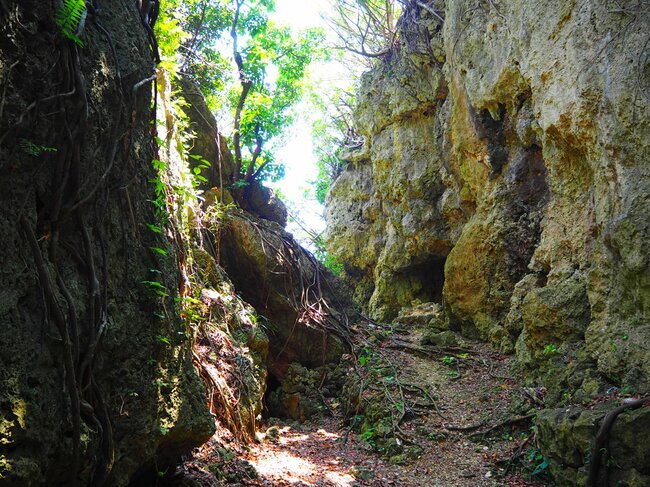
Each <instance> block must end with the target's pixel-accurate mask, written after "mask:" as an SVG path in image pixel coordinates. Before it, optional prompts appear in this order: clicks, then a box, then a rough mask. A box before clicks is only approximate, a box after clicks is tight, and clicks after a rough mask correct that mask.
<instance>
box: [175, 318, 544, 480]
mask: <svg viewBox="0 0 650 487" xmlns="http://www.w3.org/2000/svg"><path fill="white" fill-rule="evenodd" d="M419 339H420V336H419V335H418V333H417V332H415V331H412V332H410V333H407V334H400V335H395V336H393V337H390V339H388V340H385V341H382V342H380V343H376V344H374V345H373V347H374V349H375V350H376V351H377V353H379V354H381V356H382V360H384V363H385V362H386V361H389V362H391V363H393V364H398V370H399V371H400V376H399V378H398V381H400V382H401V383H402V384H408V387H409V388H411V389H412V388H413V387H415V388H421V389H422V390H424V391H428V394H427V396H428V397H429V398H431V399H432V402H434V403H435V404H434V405H431V404H429V406H430V407H428V408H426V409H422V408H419V409H417V411H418V412H417V413H413V414H406V415H400V418H399V421H398V423H399V425H398V427H399V431H400V436H401V437H402V438H403V439H404V441H405V442H406V443H408V444H409V445H410V448H409V449H408V450H405V451H410V452H411V454H410V455H397V456H392V457H390V458H388V457H387V455H386V454H385V452H384V455H382V454H381V453H380V452H377V451H376V448H374V447H373V446H376V445H373V442H372V441H371V439H369V438H367V437H366V438H365V439H364V438H363V436H362V435H360V434H359V433H358V432H355V431H352V429H351V428H350V427H349V426H348V425H346V424H345V422H344V418H343V417H342V415H340V414H339V413H337V408H336V406H337V405H336V404H335V403H333V404H332V406H333V407H331V408H328V409H329V413H328V412H325V413H322V414H320V415H318V416H316V417H312V418H311V419H310V420H309V421H306V422H303V423H297V422H295V421H291V420H277V419H275V418H271V419H270V420H268V422H267V423H266V424H263V425H260V428H259V429H260V431H259V433H258V442H256V443H254V444H252V445H248V446H246V447H242V446H241V445H237V444H235V443H232V444H230V445H224V443H223V437H224V436H223V435H221V438H220V439H219V440H216V439H213V440H212V441H211V442H209V443H208V444H206V445H204V446H203V447H201V448H200V449H199V450H197V451H196V452H195V454H194V457H193V458H192V459H191V460H190V461H188V462H186V463H185V464H183V465H182V467H181V469H182V470H183V478H184V482H183V483H182V485H209V486H212V485H240V486H299V487H306V486H339V487H353V486H418V487H434V486H441V487H442V486H459V487H460V486H531V487H532V486H544V485H547V484H545V483H544V481H543V479H542V478H539V477H540V474H541V475H543V473H544V472H543V470H544V465H543V464H542V463H541V460H540V458H541V457H540V456H538V455H536V450H535V445H534V432H533V430H532V429H531V425H530V421H529V419H530V418H528V417H519V416H516V415H513V413H512V408H510V405H511V402H512V401H515V400H517V401H521V400H522V399H520V398H521V389H520V386H518V385H517V381H516V380H514V378H512V377H510V376H509V374H510V372H509V358H508V357H507V356H503V355H500V354H498V353H496V352H495V351H493V350H490V349H489V348H488V347H487V346H486V345H484V344H479V343H469V342H465V343H464V344H463V348H462V349H455V350H454V352H449V354H448V355H442V354H441V353H437V354H433V355H429V354H427V353H425V349H424V348H423V347H422V346H421V345H419V343H420V340H419ZM459 350H462V353H459ZM438 351H439V352H440V349H438ZM414 411H415V408H414ZM217 436H218V435H217ZM215 438H216V437H215ZM535 470H537V472H535ZM533 472H535V475H533Z"/></svg>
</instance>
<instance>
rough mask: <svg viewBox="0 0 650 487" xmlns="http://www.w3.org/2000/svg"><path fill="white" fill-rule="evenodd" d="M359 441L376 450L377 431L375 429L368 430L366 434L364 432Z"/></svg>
mask: <svg viewBox="0 0 650 487" xmlns="http://www.w3.org/2000/svg"><path fill="white" fill-rule="evenodd" d="M359 439H360V440H361V441H363V442H364V443H365V444H367V445H369V446H371V447H373V448H374V447H375V446H376V442H375V429H374V428H368V429H367V430H365V431H364V432H362V433H361V434H360V435H359Z"/></svg>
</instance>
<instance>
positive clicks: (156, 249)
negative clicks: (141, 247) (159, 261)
mask: <svg viewBox="0 0 650 487" xmlns="http://www.w3.org/2000/svg"><path fill="white" fill-rule="evenodd" d="M149 248H150V249H151V250H153V251H154V252H156V253H157V254H160V255H162V256H164V257H167V251H166V250H165V249H161V248H160V247H149Z"/></svg>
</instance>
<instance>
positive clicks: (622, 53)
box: [328, 0, 650, 390]
mask: <svg viewBox="0 0 650 487" xmlns="http://www.w3.org/2000/svg"><path fill="white" fill-rule="evenodd" d="M436 5H437V4H436ZM472 5H473V4H471V5H470V2H466V1H462V0H458V1H448V2H446V3H445V5H444V9H442V10H441V13H443V14H444V15H443V16H444V18H445V21H444V25H443V22H441V21H440V20H439V19H437V18H436V17H434V16H433V15H431V13H430V12H428V11H427V9H425V8H420V7H413V8H409V9H407V12H406V14H405V16H404V18H403V19H402V20H403V22H402V24H401V29H402V30H401V38H402V45H401V48H400V50H399V52H397V53H395V54H393V55H392V57H391V58H390V60H387V61H384V62H382V63H378V65H377V66H376V67H375V68H374V69H373V70H371V71H370V72H368V73H367V74H365V75H364V77H363V81H362V88H361V93H360V95H359V105H358V107H357V110H356V114H355V116H356V119H355V121H356V130H357V131H358V132H359V133H360V134H361V135H363V136H364V138H365V144H364V146H363V147H361V148H360V149H358V150H356V151H354V152H353V153H351V154H349V155H348V160H349V164H348V167H347V169H346V171H345V172H344V173H343V174H342V175H341V177H340V178H339V179H338V180H337V181H336V182H335V184H334V186H333V188H332V190H331V192H330V195H329V200H328V221H329V225H330V229H329V249H330V250H331V251H332V252H333V253H334V254H335V255H336V256H337V258H338V259H339V260H340V261H342V262H345V263H346V267H345V272H346V275H347V276H348V277H349V278H350V280H351V281H352V282H358V284H357V285H356V296H357V298H359V299H360V302H364V300H363V298H368V299H369V303H370V304H369V311H370V312H371V314H373V316H374V317H376V318H379V319H383V320H389V319H393V318H395V316H396V315H397V314H398V312H399V309H400V308H402V307H404V306H409V305H410V304H411V301H413V300H420V301H435V302H439V303H444V307H445V310H446V313H447V314H448V319H449V321H450V324H451V325H452V327H459V328H460V329H461V330H462V331H463V333H464V334H466V335H469V336H476V337H481V338H483V339H486V340H490V341H491V342H492V343H494V344H495V345H496V346H499V347H501V348H502V349H504V350H513V349H514V344H515V342H516V341H517V339H518V338H519V335H520V334H521V331H522V329H523V337H524V338H522V339H520V341H521V340H523V341H524V342H525V344H526V347H525V348H526V350H527V352H526V353H527V354H528V352H530V353H532V356H533V357H537V356H540V355H541V353H542V351H543V349H544V347H545V346H546V345H549V344H550V343H552V342H554V341H557V342H561V341H571V342H576V343H582V344H583V346H585V347H586V349H587V350H588V355H589V357H593V359H594V360H595V361H596V362H597V367H598V370H599V372H600V373H601V374H602V375H603V376H604V377H606V378H607V379H608V380H610V381H613V382H615V383H617V384H626V383H634V384H635V385H636V386H637V387H639V389H640V390H649V389H650V365H649V364H650V355H649V354H650V348H649V347H648V343H650V328H648V326H647V321H648V316H649V311H648V310H649V306H650V304H649V303H650V282H649V279H650V278H649V277H648V276H650V258H649V257H648V255H649V254H648V242H649V241H650V223H649V221H648V219H647V218H645V217H644V216H643V215H646V214H647V213H648V211H649V210H650V169H649V167H650V166H648V164H647V161H648V159H649V157H650V113H649V106H648V99H647V96H646V95H645V94H647V91H648V87H649V84H650V79H649V77H650V75H649V74H648V71H647V62H648V59H647V52H646V51H644V49H645V47H644V46H647V42H646V41H647V27H648V25H649V24H650V14H649V13H648V11H647V9H645V8H642V7H641V6H636V7H629V9H627V10H626V9H623V10H612V9H610V8H609V7H608V4H607V2H604V1H603V2H587V1H579V2H570V3H566V2H551V3H550V4H549V3H545V4H543V5H542V4H535V5H532V4H530V3H527V2H519V1H508V2H500V3H499V4H498V5H496V4H492V3H491V4H490V5H487V6H485V5H481V6H479V7H475V6H472ZM437 8H440V6H439V5H437ZM623 32H625V34H624V35H623ZM565 294H566V295H565ZM563 300H565V301H563ZM565 305H566V306H569V308H570V309H563V308H564V306H565ZM520 348H521V349H522V350H523V348H524V347H520ZM527 356H528V355H527Z"/></svg>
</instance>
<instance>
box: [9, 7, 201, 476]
mask: <svg viewBox="0 0 650 487" xmlns="http://www.w3.org/2000/svg"><path fill="white" fill-rule="evenodd" d="M58 4H59V3H57V5H58ZM54 5H55V3H54V2H52V3H50V2H48V3H43V2H36V1H20V2H16V1H8V2H7V1H5V2H2V4H1V5H0V17H1V21H0V73H1V80H2V81H1V83H2V84H1V86H2V93H3V94H2V96H1V101H0V113H1V116H0V205H1V208H2V211H1V212H0V222H1V225H2V231H1V232H0V247H2V252H3V257H2V267H1V268H0V324H1V326H0V483H2V484H3V485H20V486H27V485H74V483H75V482H76V484H77V485H91V484H92V485H104V484H109V485H127V484H128V483H129V482H130V480H131V479H132V477H133V476H134V475H135V474H136V473H137V472H139V473H140V474H142V475H144V474H145V472H149V473H153V476H154V478H155V477H156V476H157V468H163V469H164V468H166V467H165V465H167V464H168V462H169V461H171V460H174V459H176V458H178V457H179V456H180V455H181V454H183V453H185V452H188V451H190V450H191V449H192V448H193V447H194V446H196V445H198V444H200V443H202V442H203V441H205V440H206V439H207V438H209V437H210V436H211V434H212V432H213V429H214V421H213V419H212V418H211V416H210V415H209V413H208V411H207V408H206V406H205V390H204V388H203V386H202V384H201V381H200V379H199V377H198V375H197V373H196V371H195V370H194V367H193V366H192V361H191V348H190V346H189V341H188V340H187V337H186V335H185V333H184V329H183V327H182V324H181V320H180V317H179V316H178V312H177V307H176V304H175V301H174V296H176V295H177V289H178V277H179V276H178V273H177V269H176V259H175V256H174V251H173V249H172V247H171V245H170V243H169V241H168V240H167V239H166V238H163V237H162V236H161V235H157V234H154V233H153V232H151V231H150V230H148V229H147V227H146V225H145V223H150V224H153V223H156V218H155V215H154V211H153V206H152V205H151V203H150V202H149V201H148V200H154V199H155V197H156V196H155V194H154V190H153V186H152V185H151V184H150V182H149V181H150V180H151V179H153V178H154V177H155V175H154V171H153V168H152V166H151V160H152V158H153V151H152V144H151V142H152V139H153V137H152V135H151V132H150V126H149V120H150V115H151V113H150V102H151V82H150V81H149V82H143V80H145V79H146V78H149V77H151V75H152V73H153V63H152V60H151V55H150V52H149V47H148V44H147V36H146V32H145V31H144V29H143V28H142V24H141V20H140V18H139V14H138V12H137V10H136V8H135V6H134V4H133V2H132V1H129V0H123V1H122V0H120V1H114V2H104V3H103V4H102V6H101V11H98V13H97V16H96V17H95V18H90V17H89V18H88V19H87V22H86V24H85V25H86V27H85V30H84V33H83V35H82V37H83V43H84V47H83V49H82V48H81V47H78V46H75V44H74V43H73V42H72V41H70V40H66V39H64V38H63V37H62V36H61V34H60V32H59V31H58V29H57V28H56V26H55V23H54V18H55V9H54ZM98 25H101V26H102V28H103V29H104V30H102V29H100V28H99V27H98ZM107 33H108V34H110V35H107ZM111 46H112V47H113V48H114V49H115V52H114V53H113V52H112V49H111ZM116 62H119V70H118V65H117V64H116ZM138 84H139V85H138ZM138 86H139V88H138ZM154 249H158V251H155V250H154ZM153 282H157V283H158V284H157V285H155V284H152V283H153ZM161 289H164V290H165V292H164V293H161V292H158V291H160V290H161ZM143 478H144V477H143Z"/></svg>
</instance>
